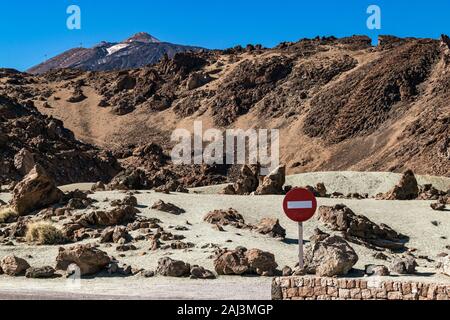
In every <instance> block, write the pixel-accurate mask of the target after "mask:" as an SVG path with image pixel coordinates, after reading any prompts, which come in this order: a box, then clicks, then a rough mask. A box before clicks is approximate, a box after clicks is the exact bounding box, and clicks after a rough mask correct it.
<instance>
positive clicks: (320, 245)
mask: <svg viewBox="0 0 450 320" xmlns="http://www.w3.org/2000/svg"><path fill="white" fill-rule="evenodd" d="M356 262H358V255H357V254H356V252H355V250H353V248H352V247H351V246H350V245H349V244H348V243H347V242H346V241H345V240H344V239H343V238H342V237H339V236H330V237H327V238H326V239H323V240H321V241H318V242H313V243H311V244H310V246H309V247H308V248H307V250H306V254H305V268H306V270H307V272H308V273H313V274H316V275H318V276H321V277H333V276H342V275H346V274H347V273H348V272H349V271H350V270H351V269H352V268H353V266H354V265H355V264H356Z"/></svg>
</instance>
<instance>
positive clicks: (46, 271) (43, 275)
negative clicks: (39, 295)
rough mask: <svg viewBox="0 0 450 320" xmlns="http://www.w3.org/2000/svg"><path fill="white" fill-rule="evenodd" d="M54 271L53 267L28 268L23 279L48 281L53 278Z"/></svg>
mask: <svg viewBox="0 0 450 320" xmlns="http://www.w3.org/2000/svg"><path fill="white" fill-rule="evenodd" d="M55 272H56V270H55V269H54V268H53V267H50V266H46V267H40V268H28V269H27V271H26V273H25V277H27V278H31V279H49V278H53V277H54V276H55Z"/></svg>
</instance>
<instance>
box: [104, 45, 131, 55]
mask: <svg viewBox="0 0 450 320" xmlns="http://www.w3.org/2000/svg"><path fill="white" fill-rule="evenodd" d="M129 46H130V45H129V44H127V43H119V44H116V45H115V46H112V47H109V48H107V49H106V51H108V56H110V55H112V54H114V53H116V52H117V51H120V50H122V49H125V48H127V47H129Z"/></svg>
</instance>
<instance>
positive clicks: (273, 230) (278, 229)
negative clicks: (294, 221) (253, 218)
mask: <svg viewBox="0 0 450 320" xmlns="http://www.w3.org/2000/svg"><path fill="white" fill-rule="evenodd" d="M255 228H256V232H259V233H261V234H267V235H270V236H271V237H274V238H281V239H284V238H285V237H286V229H284V228H283V227H282V226H281V225H280V220H278V219H275V218H263V219H262V220H261V221H260V222H259V223H258V224H257V225H256V226H255Z"/></svg>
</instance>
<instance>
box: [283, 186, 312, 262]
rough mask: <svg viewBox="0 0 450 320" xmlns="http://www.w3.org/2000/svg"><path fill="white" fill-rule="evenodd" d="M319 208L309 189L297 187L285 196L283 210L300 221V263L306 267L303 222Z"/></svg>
mask: <svg viewBox="0 0 450 320" xmlns="http://www.w3.org/2000/svg"><path fill="white" fill-rule="evenodd" d="M316 209H317V200H316V197H315V196H314V194H313V193H312V192H311V191H309V190H308V189H302V188H297V189H293V190H291V191H289V193H288V194H287V195H286V197H284V201H283V210H284V212H285V213H286V215H287V216H288V217H289V219H291V220H294V221H296V222H298V261H299V262H298V265H299V268H300V269H303V267H304V261H303V222H304V221H307V220H309V219H311V218H312V216H313V215H314V213H315V212H316Z"/></svg>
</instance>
